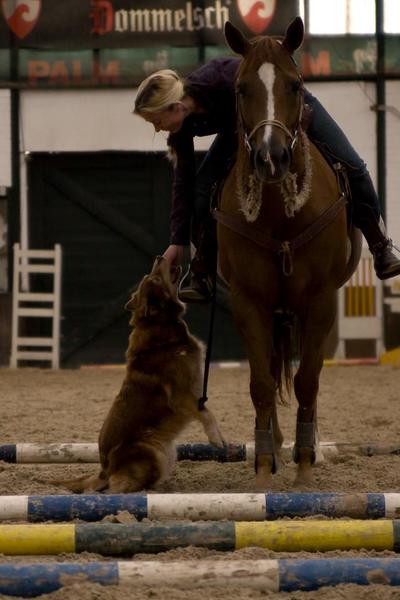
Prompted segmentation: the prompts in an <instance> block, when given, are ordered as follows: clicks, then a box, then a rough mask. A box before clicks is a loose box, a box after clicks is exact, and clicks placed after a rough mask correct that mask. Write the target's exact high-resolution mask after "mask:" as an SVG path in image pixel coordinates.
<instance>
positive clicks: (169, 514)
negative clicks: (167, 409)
mask: <svg viewBox="0 0 400 600" xmlns="http://www.w3.org/2000/svg"><path fill="white" fill-rule="evenodd" d="M121 511H127V512H129V513H130V514H132V515H133V516H134V517H135V518H136V519H137V520H139V521H140V520H142V519H144V518H147V519H151V520H163V519H190V520H191V521H206V520H209V521H218V520H221V519H227V520H232V521H264V520H275V519H279V518H282V517H292V518H293V517H310V516H313V515H323V516H326V517H331V518H341V517H348V518H352V519H382V518H387V519H393V518H395V517H396V516H397V515H399V514H400V494H380V493H373V494H371V493H370V494H340V493H286V494H285V493H279V494H272V493H267V494H265V493H258V494H252V493H237V494H223V493H220V494H115V495H111V494H110V495H106V494H104V495H103V494H95V495H79V496H76V495H65V496H64V495H55V496H0V521H12V520H14V521H28V522H30V523H41V522H44V521H57V522H59V521H72V520H73V519H80V520H82V521H101V520H102V519H103V518H104V517H106V516H108V515H116V514H117V513H118V512H121Z"/></svg>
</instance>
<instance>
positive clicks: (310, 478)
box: [293, 467, 315, 489]
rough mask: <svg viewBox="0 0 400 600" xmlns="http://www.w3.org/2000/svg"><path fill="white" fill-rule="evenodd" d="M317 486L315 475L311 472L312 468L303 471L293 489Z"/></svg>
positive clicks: (299, 473)
mask: <svg viewBox="0 0 400 600" xmlns="http://www.w3.org/2000/svg"><path fill="white" fill-rule="evenodd" d="M314 486H315V479H314V475H313V473H312V471H311V467H309V468H308V469H301V470H299V471H298V473H297V475H296V479H295V480H294V484H293V487H295V488H296V489H304V488H313V487H314Z"/></svg>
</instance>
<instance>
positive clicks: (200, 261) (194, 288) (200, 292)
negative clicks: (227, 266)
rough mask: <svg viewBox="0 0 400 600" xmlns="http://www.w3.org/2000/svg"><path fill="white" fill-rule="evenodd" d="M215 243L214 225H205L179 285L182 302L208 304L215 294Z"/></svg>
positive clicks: (210, 223)
mask: <svg viewBox="0 0 400 600" xmlns="http://www.w3.org/2000/svg"><path fill="white" fill-rule="evenodd" d="M216 257H217V241H216V231H215V223H213V222H209V223H207V227H205V228H204V229H203V231H202V233H201V235H200V239H199V243H198V245H197V249H196V254H195V256H194V258H193V259H192V261H191V263H190V265H189V268H188V270H187V272H186V273H185V275H184V276H183V277H182V280H181V282H180V284H179V290H178V296H179V299H180V300H182V302H197V303H206V302H210V301H211V300H212V298H213V296H214V294H215V283H214V282H215V269H216Z"/></svg>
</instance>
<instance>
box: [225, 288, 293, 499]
mask: <svg viewBox="0 0 400 600" xmlns="http://www.w3.org/2000/svg"><path fill="white" fill-rule="evenodd" d="M231 297H232V310H233V315H234V318H235V321H236V323H237V326H238V328H239V331H240V332H241V335H242V337H243V340H244V344H245V347H246V351H247V356H248V359H249V364H250V394H251V399H252V401H253V405H254V408H255V412H256V426H255V470H256V487H257V489H259V490H266V489H268V488H269V487H270V486H271V481H272V480H271V473H275V471H276V469H277V453H278V451H279V449H280V447H281V445H282V442H283V436H282V434H281V431H280V429H279V425H278V419H277V414H276V387H277V386H276V382H275V380H274V378H273V377H272V375H271V370H270V363H271V352H272V313H270V312H269V311H268V310H265V309H263V308H260V307H258V306H256V305H255V304H254V301H252V300H251V299H250V298H249V297H247V296H246V295H245V294H244V293H243V292H240V291H235V292H232V294H231Z"/></svg>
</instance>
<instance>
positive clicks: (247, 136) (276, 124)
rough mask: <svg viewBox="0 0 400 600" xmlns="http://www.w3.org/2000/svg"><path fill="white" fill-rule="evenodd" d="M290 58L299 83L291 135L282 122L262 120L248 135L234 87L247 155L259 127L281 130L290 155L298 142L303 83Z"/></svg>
mask: <svg viewBox="0 0 400 600" xmlns="http://www.w3.org/2000/svg"><path fill="white" fill-rule="evenodd" d="M290 58H291V59H292V61H293V63H294V64H295V66H296V71H297V76H298V80H299V82H300V87H299V91H300V92H301V100H300V108H299V116H298V118H297V122H296V125H295V128H294V132H293V133H292V132H291V131H290V130H289V129H288V128H287V127H286V125H285V124H284V123H282V121H279V120H278V119H263V120H262V121H259V122H258V123H257V125H255V126H254V127H253V129H252V130H251V131H250V133H247V131H246V126H245V122H244V118H243V113H242V107H241V102H240V98H239V92H238V88H237V87H236V109H237V114H238V119H239V124H240V128H241V129H242V131H243V135H244V144H245V147H246V149H247V151H248V153H249V154H251V153H252V151H253V149H252V147H251V143H250V142H251V140H252V138H253V137H254V135H255V134H256V133H257V131H258V130H259V129H260V128H261V127H264V126H266V125H270V126H271V127H278V129H281V130H282V131H283V132H284V133H285V134H286V136H287V138H288V139H289V140H290V146H289V152H290V155H292V153H293V150H294V147H295V146H296V143H297V140H298V135H299V130H300V127H301V121H302V118H303V110H304V83H303V78H302V76H301V74H300V73H299V72H298V69H297V64H296V61H295V60H294V58H293V57H292V56H291V55H290Z"/></svg>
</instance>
